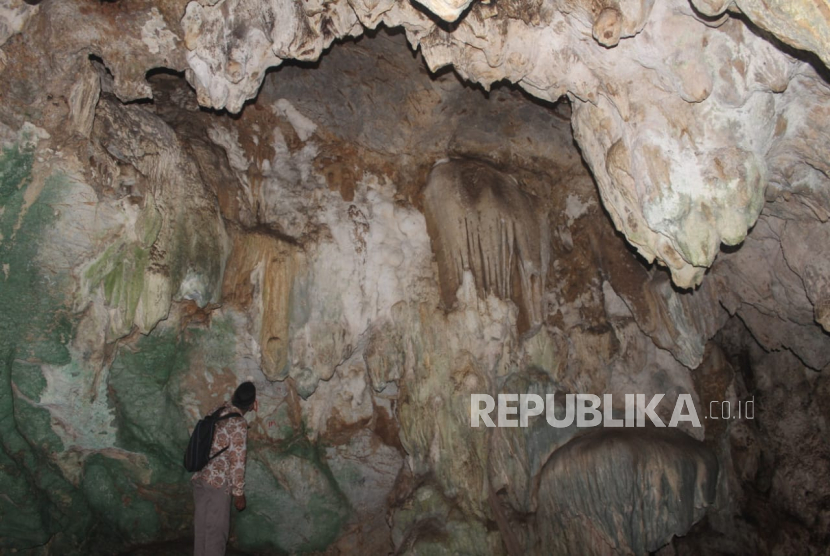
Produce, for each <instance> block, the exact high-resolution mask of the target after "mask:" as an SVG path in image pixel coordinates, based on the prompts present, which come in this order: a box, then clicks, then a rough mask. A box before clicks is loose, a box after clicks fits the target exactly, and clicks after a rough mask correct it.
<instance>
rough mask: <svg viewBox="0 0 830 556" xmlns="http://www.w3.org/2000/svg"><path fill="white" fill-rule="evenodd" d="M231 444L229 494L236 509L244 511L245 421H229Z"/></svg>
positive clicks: (246, 435)
mask: <svg viewBox="0 0 830 556" xmlns="http://www.w3.org/2000/svg"><path fill="white" fill-rule="evenodd" d="M230 425H231V430H229V431H228V432H229V433H230V437H231V444H230V447H229V448H228V453H229V457H228V460H229V463H230V479H231V494H233V497H234V505H235V506H236V509H237V510H239V511H242V510H244V509H245V504H246V501H245V462H246V460H247V457H248V446H247V444H248V424H247V423H246V422H245V419H241V418H239V417H234V418H232V419H231V423H230Z"/></svg>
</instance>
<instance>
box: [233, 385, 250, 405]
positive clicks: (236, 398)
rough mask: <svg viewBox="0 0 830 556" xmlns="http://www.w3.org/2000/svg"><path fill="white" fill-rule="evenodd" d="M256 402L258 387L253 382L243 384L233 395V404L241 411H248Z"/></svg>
mask: <svg viewBox="0 0 830 556" xmlns="http://www.w3.org/2000/svg"><path fill="white" fill-rule="evenodd" d="M255 401H256V386H254V383H253V382H243V383H242V384H240V385H239V386H238V387H237V389H236V392H234V393H233V398H231V403H232V404H233V405H235V406H236V407H238V408H239V409H248V408H249V407H251V406H252V405H254V402H255Z"/></svg>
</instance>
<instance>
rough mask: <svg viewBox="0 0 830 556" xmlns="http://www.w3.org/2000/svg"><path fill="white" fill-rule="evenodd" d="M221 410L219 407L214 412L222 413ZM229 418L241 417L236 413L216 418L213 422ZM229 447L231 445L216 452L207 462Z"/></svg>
mask: <svg viewBox="0 0 830 556" xmlns="http://www.w3.org/2000/svg"><path fill="white" fill-rule="evenodd" d="M222 409H224V408H222V407H220V408H219V409H218V410H217V411H216V412H217V413H219V412H220V411H222ZM231 417H242V414H241V413H236V412H234V413H228V414H226V415H222V416H220V417H217V418H216V421H215V422H219V421H223V420H225V419H230V418H231ZM230 447H231V445H230V444H228V445H227V446H225V447H224V448H222V449H221V450H219V451H218V452H216V453H215V454H213V455H212V456H210V457H209V458H208V461H210V460H212V459H213V458H215V457H219V455H220V454H222V452H224V451H225V450H227V449H228V448H230Z"/></svg>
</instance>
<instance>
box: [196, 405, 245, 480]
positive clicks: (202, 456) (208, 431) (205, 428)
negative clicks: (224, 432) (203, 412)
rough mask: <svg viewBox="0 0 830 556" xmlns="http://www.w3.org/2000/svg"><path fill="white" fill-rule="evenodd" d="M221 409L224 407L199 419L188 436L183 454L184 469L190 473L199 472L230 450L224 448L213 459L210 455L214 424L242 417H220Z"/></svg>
mask: <svg viewBox="0 0 830 556" xmlns="http://www.w3.org/2000/svg"><path fill="white" fill-rule="evenodd" d="M223 409H225V408H224V406H223V407H220V408H219V409H217V410H216V411H214V412H213V413H211V414H210V415H207V416H205V418H204V419H199V422H198V423H196V426H195V427H194V428H193V434H191V435H190V442H188V443H187V450H186V451H185V453H184V468H185V469H187V470H188V471H190V472H191V473H193V472H195V471H201V470H202V469H203V468H204V467H205V465H207V464H208V462H209V461H210V460H212V459H213V458H215V457H216V456H218V455H219V454H221V453H222V452H224V451H225V450H227V449H228V448H230V446H225V447H224V448H222V449H221V450H219V451H218V452H216V454H214V455H213V457H211V455H210V448H211V447H212V446H213V433H214V431H215V430H216V424H217V423H218V422H219V421H222V420H224V419H230V418H231V417H242V415H241V414H239V413H228V414H227V415H222V416H221V417H220V416H219V414H220V413H222V410H223Z"/></svg>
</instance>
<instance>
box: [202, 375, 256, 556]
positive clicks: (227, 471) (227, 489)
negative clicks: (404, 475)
mask: <svg viewBox="0 0 830 556" xmlns="http://www.w3.org/2000/svg"><path fill="white" fill-rule="evenodd" d="M220 408H221V409H222V412H221V413H220V416H221V415H228V414H233V413H236V414H238V416H234V417H230V418H228V419H223V420H221V421H219V422H218V423H217V424H216V429H215V430H214V433H213V444H212V445H211V450H210V454H211V457H212V459H211V460H210V461H209V462H208V464H207V465H205V467H204V468H202V470H201V471H199V472H197V473H195V474H194V475H193V478H192V479H191V481H192V484H193V500H194V502H195V505H196V513H195V516H194V532H195V542H194V554H195V556H223V555H224V554H225V547H226V546H227V544H228V531H229V530H230V511H231V510H230V506H231V497H233V504H234V506H235V507H236V509H237V510H238V511H240V512H241V511H242V510H244V509H245V505H246V503H247V502H246V500H245V462H246V458H247V441H248V424H247V422H246V421H245V418H244V415H245V414H246V413H248V412H249V411H256V410H257V408H258V404H257V400H256V386H254V384H253V383H252V382H243V383H242V384H240V385H239V387H238V388H237V389H236V391H235V392H234V394H233V397H232V398H231V401H230V403H225V404H224V405H222V406H220V407H217V408H214V410H213V411H216V410H218V409H220ZM217 454H218V455H217ZM213 456H215V457H213Z"/></svg>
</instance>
